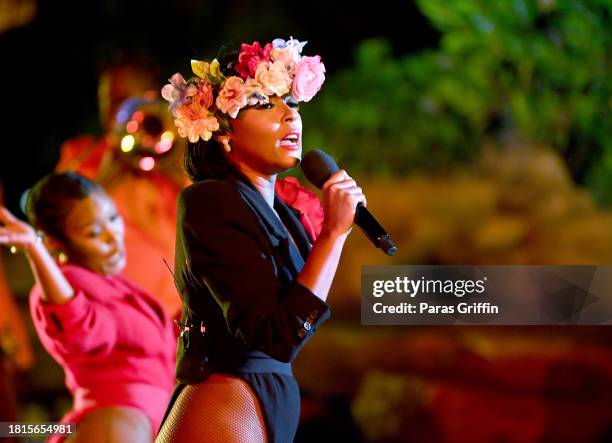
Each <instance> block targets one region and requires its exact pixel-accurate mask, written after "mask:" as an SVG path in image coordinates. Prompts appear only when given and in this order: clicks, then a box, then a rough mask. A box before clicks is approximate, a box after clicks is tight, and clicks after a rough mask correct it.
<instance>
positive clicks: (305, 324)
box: [304, 321, 310, 331]
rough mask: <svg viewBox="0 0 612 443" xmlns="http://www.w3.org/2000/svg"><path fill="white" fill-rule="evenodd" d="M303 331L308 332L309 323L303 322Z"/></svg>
mask: <svg viewBox="0 0 612 443" xmlns="http://www.w3.org/2000/svg"><path fill="white" fill-rule="evenodd" d="M304 329H306V330H307V331H310V323H308V322H307V321H305V322H304Z"/></svg>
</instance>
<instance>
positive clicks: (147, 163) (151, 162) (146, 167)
mask: <svg viewBox="0 0 612 443" xmlns="http://www.w3.org/2000/svg"><path fill="white" fill-rule="evenodd" d="M138 166H140V169H142V170H143V171H150V170H151V169H153V168H154V167H155V159H154V158H153V157H143V158H141V159H140V162H138Z"/></svg>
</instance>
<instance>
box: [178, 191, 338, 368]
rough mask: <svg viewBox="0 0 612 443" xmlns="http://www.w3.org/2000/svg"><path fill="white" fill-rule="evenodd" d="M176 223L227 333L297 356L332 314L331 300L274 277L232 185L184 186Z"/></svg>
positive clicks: (287, 357) (281, 355) (281, 356)
mask: <svg viewBox="0 0 612 443" xmlns="http://www.w3.org/2000/svg"><path fill="white" fill-rule="evenodd" d="M249 222H250V223H249ZM179 227H180V229H182V230H183V232H182V235H183V241H184V248H185V253H186V257H185V258H186V262H187V268H188V270H189V272H190V273H191V274H192V275H191V276H190V277H191V279H192V280H195V281H196V282H197V283H198V284H199V285H202V286H205V287H207V288H208V290H209V291H210V293H211V294H212V296H213V297H214V299H215V301H216V302H217V304H218V305H219V307H220V308H221V310H222V312H223V316H224V318H225V321H226V324H227V327H228V329H229V331H230V333H231V334H232V335H233V336H235V337H236V338H238V339H239V340H241V341H242V343H243V344H244V345H245V347H246V348H247V349H249V350H258V351H262V352H265V353H266V354H268V355H270V356H271V357H273V358H275V359H277V360H280V361H284V362H288V361H292V360H293V359H294V358H295V356H296V354H297V352H298V350H299V348H300V347H301V346H302V344H303V342H304V341H305V340H306V339H307V338H309V337H310V336H311V335H312V334H313V333H314V331H315V330H316V328H317V327H318V325H320V324H321V323H322V322H323V321H325V320H326V319H327V318H329V316H330V310H329V306H328V305H327V304H326V303H325V302H324V301H322V300H321V299H319V298H318V297H317V296H315V295H314V294H313V293H312V292H311V291H310V290H309V289H308V288H306V287H305V286H303V285H301V284H300V283H299V282H298V281H297V280H295V279H294V280H293V281H291V282H290V283H288V284H282V283H281V281H280V280H279V279H278V278H277V276H276V274H275V268H274V264H273V262H272V260H271V257H270V256H269V253H268V252H267V251H266V250H265V249H264V248H262V247H261V246H260V245H258V243H257V242H256V240H255V238H257V234H258V233H256V232H252V230H253V229H254V227H256V228H258V227H257V225H256V224H255V221H254V219H253V214H252V213H251V210H250V209H249V208H248V207H247V205H246V204H245V203H244V202H243V201H242V199H241V197H240V195H239V193H238V192H237V191H236V190H234V189H233V188H232V187H231V186H230V185H229V184H227V183H225V182H221V181H206V182H200V183H197V184H195V185H192V186H190V187H189V188H186V189H185V190H183V191H182V192H181V194H180V195H179Z"/></svg>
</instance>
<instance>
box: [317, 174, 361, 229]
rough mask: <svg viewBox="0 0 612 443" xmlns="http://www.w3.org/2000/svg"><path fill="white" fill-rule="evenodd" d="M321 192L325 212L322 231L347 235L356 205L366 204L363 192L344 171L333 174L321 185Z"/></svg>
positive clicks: (353, 218)
mask: <svg viewBox="0 0 612 443" xmlns="http://www.w3.org/2000/svg"><path fill="white" fill-rule="evenodd" d="M322 190H323V208H324V211H325V220H324V222H323V224H324V226H323V229H326V230H328V231H330V232H331V233H334V234H339V235H343V234H347V233H349V232H350V230H351V226H352V225H353V222H354V220H355V212H356V208H357V205H358V204H359V203H362V204H364V205H365V204H366V198H365V195H363V191H362V190H361V188H360V187H358V186H357V183H355V180H353V179H352V178H351V177H349V175H348V174H347V173H346V171H345V170H344V169H340V170H338V171H336V172H334V173H333V174H332V175H331V176H330V177H329V179H327V181H326V182H325V183H324V184H323V189H322Z"/></svg>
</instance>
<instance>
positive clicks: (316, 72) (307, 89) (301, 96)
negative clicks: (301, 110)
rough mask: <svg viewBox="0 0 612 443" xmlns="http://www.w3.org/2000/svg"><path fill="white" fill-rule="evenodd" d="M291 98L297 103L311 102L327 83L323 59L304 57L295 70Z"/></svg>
mask: <svg viewBox="0 0 612 443" xmlns="http://www.w3.org/2000/svg"><path fill="white" fill-rule="evenodd" d="M293 74H294V78H293V87H292V89H291V96H292V97H293V98H294V99H295V100H297V101H304V102H307V101H310V99H311V98H313V97H314V96H315V94H316V93H317V92H319V90H320V89H321V86H322V85H323V82H324V81H325V66H324V65H323V63H321V57H319V56H318V55H316V56H314V57H302V59H301V60H300V61H299V62H298V63H297V65H295V67H294V68H293Z"/></svg>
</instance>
